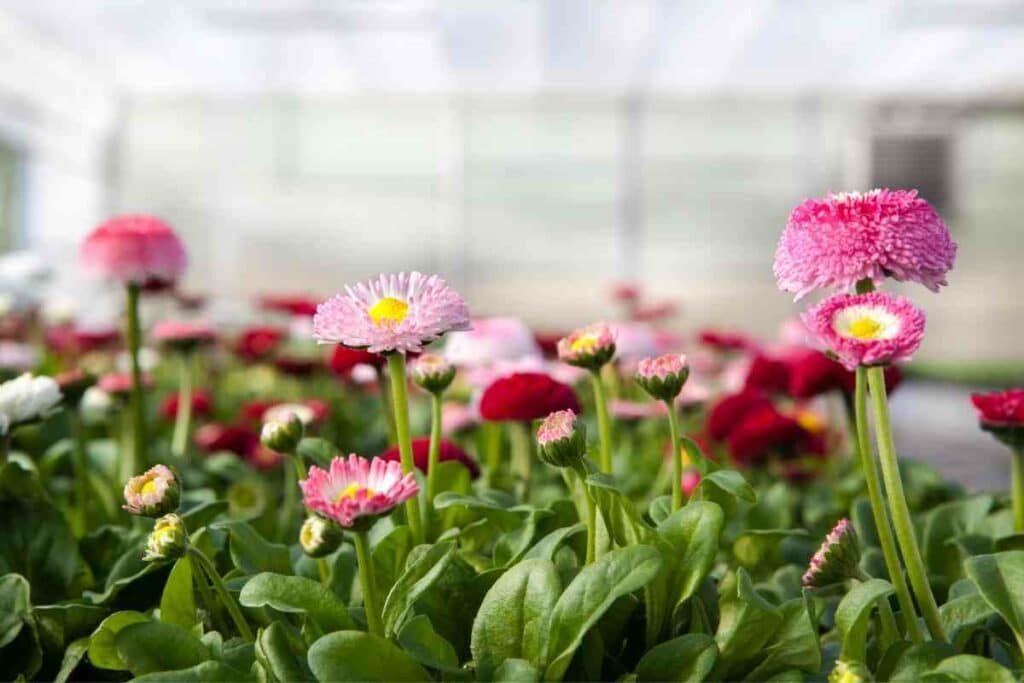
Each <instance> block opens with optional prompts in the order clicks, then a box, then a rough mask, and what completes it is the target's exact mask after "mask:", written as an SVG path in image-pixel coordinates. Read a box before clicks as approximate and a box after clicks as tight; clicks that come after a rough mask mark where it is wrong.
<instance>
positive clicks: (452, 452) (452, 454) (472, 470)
mask: <svg viewBox="0 0 1024 683" xmlns="http://www.w3.org/2000/svg"><path fill="white" fill-rule="evenodd" d="M377 457H378V458H380V459H383V460H388V461H391V462H401V461H402V459H401V454H400V453H399V451H398V446H393V447H391V448H389V449H388V450H386V451H384V452H383V453H381V454H380V455H378V456H377ZM412 460H413V465H415V466H416V469H418V470H419V471H420V472H423V473H424V474H426V473H427V469H428V468H429V464H430V437H429V436H422V437H418V438H416V439H413V440H412ZM437 460H438V462H457V463H459V464H460V465H462V466H463V467H465V468H466V469H467V470H468V471H469V476H470V478H472V479H476V478H477V477H479V476H480V466H479V465H478V464H477V462H476V460H474V459H473V456H472V455H470V454H469V453H467V452H466V451H464V450H462V448H460V447H459V446H458V444H456V443H454V442H452V441H449V440H448V439H441V443H440V450H439V451H438V456H437Z"/></svg>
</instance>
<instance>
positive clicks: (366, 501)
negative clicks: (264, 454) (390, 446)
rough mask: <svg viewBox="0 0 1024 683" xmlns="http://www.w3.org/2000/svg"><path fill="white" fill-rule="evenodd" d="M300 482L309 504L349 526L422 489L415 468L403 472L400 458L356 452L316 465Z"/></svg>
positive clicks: (377, 513)
mask: <svg viewBox="0 0 1024 683" xmlns="http://www.w3.org/2000/svg"><path fill="white" fill-rule="evenodd" d="M299 486H300V487H301V488H302V494H303V497H304V500H305V504H306V507H307V508H309V509H310V510H313V511H315V512H318V513H320V514H321V515H324V516H325V517H328V518H330V519H333V520H334V521H335V522H337V523H338V524H340V525H341V526H343V527H345V528H346V529H348V528H352V527H353V526H355V525H356V524H357V523H358V522H359V521H360V520H361V518H368V519H369V520H370V521H372V519H373V518H375V517H378V516H380V515H386V514H388V513H389V512H391V510H393V509H394V508H395V507H396V506H397V505H400V504H401V503H403V502H405V501H406V500H408V499H410V498H412V497H414V496H415V495H416V494H418V493H419V485H418V484H417V483H416V479H415V477H413V475H412V473H411V472H410V473H409V474H405V475H403V474H402V466H401V465H399V464H398V463H397V462H393V461H388V460H384V459H382V458H374V459H373V460H372V461H370V460H367V459H365V458H361V457H359V456H358V455H356V454H355V453H353V454H352V455H350V456H348V458H347V459H345V458H334V459H333V460H332V461H331V465H330V468H329V469H326V470H324V469H321V468H319V467H316V466H315V465H314V466H313V467H311V468H310V469H309V477H308V478H306V479H303V480H302V481H300V482H299Z"/></svg>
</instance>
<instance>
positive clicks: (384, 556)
mask: <svg viewBox="0 0 1024 683" xmlns="http://www.w3.org/2000/svg"><path fill="white" fill-rule="evenodd" d="M410 550H412V534H411V532H410V531H409V527H407V526H396V527H394V528H393V529H391V531H389V532H388V533H387V535H385V536H384V537H383V538H381V539H380V540H378V541H377V543H376V544H375V545H374V546H373V550H372V551H371V553H370V554H371V555H372V556H373V568H374V574H376V579H377V588H378V590H380V591H381V593H382V594H383V595H387V592H388V591H390V590H391V587H392V586H394V585H395V581H397V580H398V577H399V575H401V573H402V572H403V571H404V570H405V560H406V558H408V557H409V551H410Z"/></svg>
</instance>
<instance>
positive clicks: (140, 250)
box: [79, 215, 187, 288]
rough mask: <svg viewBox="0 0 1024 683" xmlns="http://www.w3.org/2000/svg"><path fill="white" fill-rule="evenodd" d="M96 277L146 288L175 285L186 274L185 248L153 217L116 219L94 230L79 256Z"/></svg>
mask: <svg viewBox="0 0 1024 683" xmlns="http://www.w3.org/2000/svg"><path fill="white" fill-rule="evenodd" d="M79 259H80V261H81V264H82V266H83V267H84V268H85V269H86V270H88V271H90V272H92V273H95V274H96V275H98V276H100V277H104V278H109V279H111V280H116V281H118V282H123V283H133V284H136V285H142V286H144V287H147V288H152V287H157V288H160V287H166V286H169V285H173V284H174V283H175V282H177V281H178V278H180V277H181V274H182V273H183V272H184V271H185V266H186V264H187V259H186V257H185V247H184V246H182V244H181V240H179V239H178V236H177V235H176V234H175V232H174V230H172V229H171V226H170V225H168V224H167V223H165V222H164V221H162V220H160V219H159V218H156V217H154V216H143V215H137V216H117V217H115V218H111V219H110V220H108V221H107V222H106V223H103V224H102V225H100V226H99V227H98V228H96V229H95V230H93V231H92V232H91V233H90V234H89V236H88V237H86V238H85V242H84V243H83V244H82V249H81V251H80V253H79Z"/></svg>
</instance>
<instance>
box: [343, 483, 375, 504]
mask: <svg viewBox="0 0 1024 683" xmlns="http://www.w3.org/2000/svg"><path fill="white" fill-rule="evenodd" d="M360 491H366V497H367V498H372V497H373V496H375V495H377V492H376V491H374V490H373V489H371V488H370V487H369V486H363V485H362V484H359V483H355V482H353V483H351V484H349V485H348V486H346V487H345V488H344V489H343V490H342V491H341V493H339V494H338V495H337V497H336V498H335V499H334V502H335V503H340V502H341V501H343V500H345V499H346V498H355V497H356V496H357V495H359V492H360Z"/></svg>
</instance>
